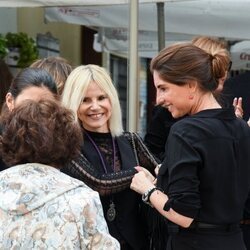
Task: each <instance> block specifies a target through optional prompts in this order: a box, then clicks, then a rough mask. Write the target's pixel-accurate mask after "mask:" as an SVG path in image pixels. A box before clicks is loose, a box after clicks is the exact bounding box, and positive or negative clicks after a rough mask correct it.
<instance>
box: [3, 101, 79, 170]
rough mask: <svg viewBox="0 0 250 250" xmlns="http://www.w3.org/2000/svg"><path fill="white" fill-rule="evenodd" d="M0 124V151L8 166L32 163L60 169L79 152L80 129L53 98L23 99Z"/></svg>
mask: <svg viewBox="0 0 250 250" xmlns="http://www.w3.org/2000/svg"><path fill="white" fill-rule="evenodd" d="M0 123H1V124H2V135H1V136H0V154H1V156H2V158H3V161H4V162H5V163H6V164H7V165H8V166H13V165H17V164H24V163H34V162H36V163H41V164H46V165H50V166H54V167H56V168H61V167H63V166H64V165H65V164H67V163H68V162H69V161H70V160H71V159H73V158H74V157H76V156H77V155H78V154H79V152H80V145H81V143H82V133H81V129H80V127H79V125H78V123H76V122H75V120H74V116H73V114H72V112H71V111H70V110H69V109H67V108H65V107H63V106H62V105H61V104H60V103H59V102H58V101H56V100H44V99H43V100H40V101H33V100H26V101H24V102H23V103H22V104H20V105H19V106H18V107H16V108H15V109H14V110H13V111H12V112H8V113H6V114H5V115H3V116H2V117H1V121H0Z"/></svg>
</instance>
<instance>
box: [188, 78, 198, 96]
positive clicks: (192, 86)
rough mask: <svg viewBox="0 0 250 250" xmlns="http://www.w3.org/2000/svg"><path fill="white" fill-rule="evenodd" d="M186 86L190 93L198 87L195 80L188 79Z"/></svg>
mask: <svg viewBox="0 0 250 250" xmlns="http://www.w3.org/2000/svg"><path fill="white" fill-rule="evenodd" d="M188 88H189V90H190V93H194V92H195V91H196V90H197V88H198V83H197V81H189V82H188Z"/></svg>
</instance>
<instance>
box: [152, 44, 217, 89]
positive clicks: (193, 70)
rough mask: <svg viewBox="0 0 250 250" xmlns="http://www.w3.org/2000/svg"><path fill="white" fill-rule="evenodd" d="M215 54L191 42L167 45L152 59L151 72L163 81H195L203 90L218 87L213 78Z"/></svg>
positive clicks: (185, 82)
mask: <svg viewBox="0 0 250 250" xmlns="http://www.w3.org/2000/svg"><path fill="white" fill-rule="evenodd" d="M217 61H218V58H217V55H211V54H208V53H207V52H205V51H204V50H202V49H200V48H198V47H197V46H195V45H193V44H191V43H181V44H175V45H172V46H169V47H167V48H165V49H163V50H162V51H160V52H159V54H158V55H157V56H156V57H155V58H153V59H152V61H151V64H150V70H151V72H153V71H156V72H157V73H158V74H159V76H160V78H161V79H162V80H164V81H167V82H171V83H174V84H176V85H185V84H187V83H188V81H193V80H195V81H197V82H198V83H199V86H200V88H201V89H203V90H204V91H211V92H212V91H214V90H215V89H216V88H217V87H218V81H216V79H215V74H214V72H215V67H216V65H217V64H218V63H217Z"/></svg>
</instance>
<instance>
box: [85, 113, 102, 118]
mask: <svg viewBox="0 0 250 250" xmlns="http://www.w3.org/2000/svg"><path fill="white" fill-rule="evenodd" d="M88 116H89V117H90V118H92V119H99V118H101V117H102V116H103V114H102V113H99V114H89V115H88Z"/></svg>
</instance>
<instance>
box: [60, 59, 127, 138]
mask: <svg viewBox="0 0 250 250" xmlns="http://www.w3.org/2000/svg"><path fill="white" fill-rule="evenodd" d="M92 82H95V83H96V84H97V85H98V86H99V87H100V88H101V89H102V90H103V91H104V92H105V93H106V94H107V95H108V98H109V100H110V102H111V106H112V112H111V117H110V120H109V129H110V132H111V134H112V136H119V135H121V134H122V132H123V127H122V115H121V106H120V102H119V98H118V94H117V91H116V89H115V87H114V85H113V82H112V80H111V78H110V76H109V74H108V72H107V71H106V70H105V69H104V68H102V67H100V66H98V65H93V64H88V65H81V66H78V67H76V68H75V69H74V70H73V71H72V72H71V73H70V75H69V76H68V79H67V81H66V83H65V86H64V91H63V93H62V103H63V105H65V106H66V107H67V108H69V109H71V110H72V111H73V113H74V116H75V120H76V121H78V122H79V119H78V116H77V111H78V109H79V107H80V105H81V102H82V100H83V99H84V97H85V94H86V91H87V89H88V87H89V85H90V84H91V83H92ZM79 123H80V122H79Z"/></svg>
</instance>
